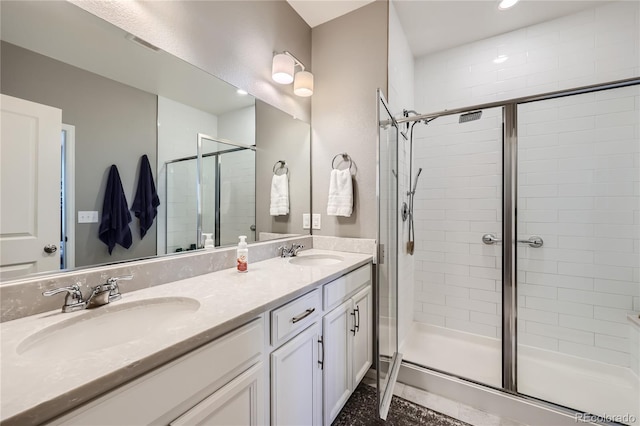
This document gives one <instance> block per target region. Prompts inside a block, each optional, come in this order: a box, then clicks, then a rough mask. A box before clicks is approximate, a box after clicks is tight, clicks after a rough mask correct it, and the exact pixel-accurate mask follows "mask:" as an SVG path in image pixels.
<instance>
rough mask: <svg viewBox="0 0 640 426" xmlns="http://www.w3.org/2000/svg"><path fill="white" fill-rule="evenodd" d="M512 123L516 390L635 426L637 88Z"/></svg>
mask: <svg viewBox="0 0 640 426" xmlns="http://www.w3.org/2000/svg"><path fill="white" fill-rule="evenodd" d="M517 116H518V161H517V165H518V173H517V180H518V186H517V206H518V208H517V212H518V215H517V223H516V226H517V240H518V242H517V245H516V252H517V256H516V260H517V289H518V346H517V354H518V355H517V366H518V368H517V370H518V392H519V393H522V394H526V395H529V396H533V397H536V398H539V399H542V400H545V401H548V402H552V403H555V404H559V405H563V406H566V407H569V408H572V409H576V410H579V411H584V412H585V413H590V414H591V415H594V416H599V417H600V418H601V420H602V419H604V420H607V421H615V422H619V423H623V424H640V412H639V411H640V406H639V405H638V401H640V381H639V380H638V374H639V371H638V370H639V369H640V368H639V367H640V364H639V362H638V351H639V347H640V345H639V343H638V335H639V333H640V326H638V324H639V321H638V311H640V303H639V302H640V216H639V210H640V191H639V188H640V139H639V129H640V86H637V85H636V86H630V87H623V88H616V89H609V90H601V91H597V92H592V93H585V94H579V95H572V96H567V97H563V98H557V99H549V100H542V101H536V102H530V103H526V104H521V105H519V106H518V112H517ZM587 416H588V414H584V417H582V418H583V419H585V420H586V419H589V417H587ZM591 419H593V418H592V417H591Z"/></svg>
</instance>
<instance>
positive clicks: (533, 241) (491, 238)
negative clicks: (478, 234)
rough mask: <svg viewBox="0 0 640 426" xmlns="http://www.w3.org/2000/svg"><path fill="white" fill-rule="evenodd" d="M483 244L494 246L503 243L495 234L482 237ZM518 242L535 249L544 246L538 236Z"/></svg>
mask: <svg viewBox="0 0 640 426" xmlns="http://www.w3.org/2000/svg"><path fill="white" fill-rule="evenodd" d="M482 242H483V243H485V244H488V245H493V244H498V243H501V242H502V240H501V239H500V238H496V236H495V235H493V234H484V235H483V236H482ZM518 242H519V243H523V244H529V247H533V248H539V247H542V245H543V244H544V241H543V240H542V237H539V236H537V235H532V236H530V237H529V239H528V240H518Z"/></svg>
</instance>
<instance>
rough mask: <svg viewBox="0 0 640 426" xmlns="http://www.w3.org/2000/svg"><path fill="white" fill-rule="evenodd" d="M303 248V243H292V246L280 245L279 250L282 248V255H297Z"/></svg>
mask: <svg viewBox="0 0 640 426" xmlns="http://www.w3.org/2000/svg"><path fill="white" fill-rule="evenodd" d="M303 248H304V246H303V245H302V244H294V243H291V247H287V246H286V245H284V246H280V247H278V250H280V257H295V256H297V255H298V252H299V251H300V250H302V249H303Z"/></svg>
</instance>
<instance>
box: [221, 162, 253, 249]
mask: <svg viewBox="0 0 640 426" xmlns="http://www.w3.org/2000/svg"><path fill="white" fill-rule="evenodd" d="M255 162H256V155H255V151H250V150H244V151H236V152H232V153H228V154H224V155H223V157H222V164H221V167H222V169H221V179H222V182H221V194H220V198H221V210H220V225H221V227H220V243H221V244H222V245H228V244H235V243H237V242H238V241H239V240H238V236H239V235H246V236H247V242H252V241H255V240H256V235H255V231H252V230H251V226H252V225H254V226H255V220H256V201H255V200H256V195H255V194H256V184H255V182H256V167H255Z"/></svg>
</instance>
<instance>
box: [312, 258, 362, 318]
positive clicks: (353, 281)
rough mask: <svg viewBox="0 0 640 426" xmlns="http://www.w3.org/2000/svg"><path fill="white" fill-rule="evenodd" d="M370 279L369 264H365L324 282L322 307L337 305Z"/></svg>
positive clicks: (331, 307)
mask: <svg viewBox="0 0 640 426" xmlns="http://www.w3.org/2000/svg"><path fill="white" fill-rule="evenodd" d="M370 281H371V264H366V265H364V266H362V267H360V268H358V269H356V270H355V271H353V272H349V273H348V274H346V275H343V276H342V277H340V278H338V279H336V280H333V281H331V282H330V283H329V284H325V285H324V288H323V291H324V309H325V310H330V309H333V308H335V307H336V306H338V305H339V304H340V303H342V301H343V300H344V299H345V298H346V297H348V296H350V295H351V294H353V293H354V292H355V291H356V290H358V289H359V288H360V287H362V286H363V285H365V284H367V283H368V282H370Z"/></svg>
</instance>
